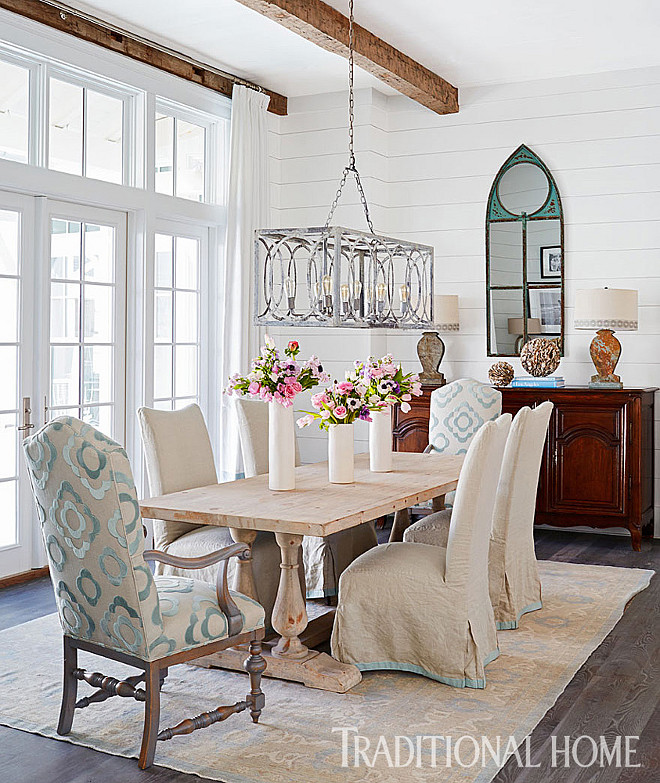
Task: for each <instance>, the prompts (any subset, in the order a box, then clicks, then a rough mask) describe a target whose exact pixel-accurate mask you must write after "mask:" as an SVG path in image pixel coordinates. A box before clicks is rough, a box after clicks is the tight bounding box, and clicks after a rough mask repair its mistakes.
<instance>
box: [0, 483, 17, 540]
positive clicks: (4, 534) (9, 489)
mask: <svg viewBox="0 0 660 783" xmlns="http://www.w3.org/2000/svg"><path fill="white" fill-rule="evenodd" d="M16 484H17V482H16V481H2V482H0V508H1V509H2V524H0V547H2V546H11V545H12V544H15V543H16V540H17V538H18V536H17V533H18V531H17V529H16V510H17V509H16Z"/></svg>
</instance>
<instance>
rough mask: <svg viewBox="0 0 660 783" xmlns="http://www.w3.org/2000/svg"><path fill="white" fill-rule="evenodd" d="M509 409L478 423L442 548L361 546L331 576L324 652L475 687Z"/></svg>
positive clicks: (486, 622)
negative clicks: (331, 616) (335, 594)
mask: <svg viewBox="0 0 660 783" xmlns="http://www.w3.org/2000/svg"><path fill="white" fill-rule="evenodd" d="M510 423H511V416H510V415H509V414H505V415H504V416H501V417H500V418H499V419H498V420H497V421H494V422H487V423H486V424H484V426H483V427H481V428H480V430H479V432H478V433H477V435H476V436H475V437H474V439H473V440H472V442H471V443H470V446H469V448H468V452H467V455H466V457H465V462H464V464H463V467H462V469H461V475H460V478H459V481H458V487H457V490H456V504H455V507H454V513H453V515H452V524H451V527H450V531H449V536H448V540H447V548H446V549H444V548H440V547H435V546H429V545H428V544H411V543H405V542H401V543H393V544H384V545H382V546H378V547H376V548H374V549H371V550H370V551H369V552H366V553H365V554H364V555H362V556H361V557H359V558H358V559H357V560H356V561H355V562H354V563H352V564H351V565H350V566H349V567H348V568H347V569H346V570H345V571H344V573H343V574H342V576H341V579H340V582H339V605H338V607H337V614H336V616H335V624H334V627H333V631H332V640H331V645H332V654H333V655H334V656H335V657H336V658H338V659H339V660H341V661H344V662H346V663H352V664H354V665H355V666H357V667H358V669H361V670H362V671H365V670H371V669H397V670H403V671H410V672H415V673H417V674H422V675H424V676H425V677H430V678H431V679H434V680H438V681H440V682H443V683H446V684H447V685H453V686H456V687H460V688H462V687H469V688H484V687H485V686H486V676H485V670H484V667H485V666H486V665H487V664H488V663H489V662H490V661H492V660H494V659H495V658H496V657H497V655H498V654H499V651H498V649H497V632H496V630H495V621H494V618H493V610H492V607H491V605H490V598H489V594H488V537H489V531H490V527H491V522H492V516H493V505H494V502H495V491H496V489H497V481H498V478H499V474H500V468H501V465H502V455H503V453H504V446H505V443H506V438H507V434H508V431H509V426H510Z"/></svg>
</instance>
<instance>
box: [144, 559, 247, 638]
mask: <svg viewBox="0 0 660 783" xmlns="http://www.w3.org/2000/svg"><path fill="white" fill-rule="evenodd" d="M143 557H144V559H145V560H155V561H156V562H158V563H164V564H165V565H171V566H175V567H176V568H191V569H198V568H207V567H208V566H212V565H215V564H216V563H220V570H219V571H218V576H217V579H216V582H215V594H216V597H217V599H218V606H219V607H220V609H221V610H222V612H223V614H224V615H225V617H226V618H227V624H228V630H229V636H235V635H236V634H238V633H240V631H241V629H242V627H243V617H242V615H241V612H240V609H239V608H238V606H236V603H235V602H234V599H233V598H232V597H231V593H230V592H229V587H228V585H227V563H228V561H229V559H230V558H232V557H238V558H239V560H250V559H251V558H252V550H251V549H250V546H249V544H232V545H231V546H226V547H224V548H223V549H218V550H217V551H215V552H210V553H209V554H208V555H201V556H200V557H177V556H176V555H170V554H168V553H167V552H160V551H159V550H158V549H148V550H147V551H146V552H145V553H144V555H143Z"/></svg>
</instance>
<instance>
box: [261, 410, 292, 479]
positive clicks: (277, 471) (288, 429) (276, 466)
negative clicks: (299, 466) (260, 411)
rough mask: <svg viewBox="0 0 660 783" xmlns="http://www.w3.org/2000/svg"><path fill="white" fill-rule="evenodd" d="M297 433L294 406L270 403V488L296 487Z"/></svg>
mask: <svg viewBox="0 0 660 783" xmlns="http://www.w3.org/2000/svg"><path fill="white" fill-rule="evenodd" d="M295 438H296V435H295V431H294V429H293V407H290V408H285V407H284V406H283V405H280V404H279V402H269V403H268V488H269V489H274V490H279V491H283V490H291V489H295V488H296V440H295Z"/></svg>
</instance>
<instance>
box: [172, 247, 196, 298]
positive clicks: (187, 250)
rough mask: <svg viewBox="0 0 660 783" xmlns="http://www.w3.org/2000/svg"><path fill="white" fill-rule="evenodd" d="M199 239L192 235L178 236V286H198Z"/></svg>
mask: <svg viewBox="0 0 660 783" xmlns="http://www.w3.org/2000/svg"><path fill="white" fill-rule="evenodd" d="M198 252H199V241H198V240H197V239H190V237H177V238H176V287H177V288H193V289H194V288H197V266H198V258H197V256H198Z"/></svg>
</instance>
